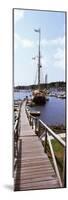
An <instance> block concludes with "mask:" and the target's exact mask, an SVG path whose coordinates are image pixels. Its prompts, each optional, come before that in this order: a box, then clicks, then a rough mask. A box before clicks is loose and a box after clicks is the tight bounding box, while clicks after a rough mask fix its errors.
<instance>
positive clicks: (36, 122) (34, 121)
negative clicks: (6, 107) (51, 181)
mask: <svg viewBox="0 0 68 200" xmlns="http://www.w3.org/2000/svg"><path fill="white" fill-rule="evenodd" d="M25 110H26V114H27V117H28V120H29V123H30V125H31V126H32V128H34V130H35V133H36V134H37V135H38V136H39V137H40V139H42V137H43V136H45V141H44V152H45V153H47V144H49V147H50V152H51V156H52V161H53V165H54V169H55V172H56V175H57V177H58V181H59V185H60V187H66V143H65V141H64V140H63V139H62V138H61V137H60V136H59V135H58V134H56V133H55V132H54V131H53V130H51V128H49V127H48V126H47V125H46V124H45V123H44V122H42V121H41V120H40V119H38V118H37V117H34V116H32V115H31V114H30V111H29V110H28V108H27V107H26V109H25ZM41 125H42V127H43V128H44V132H43V133H41ZM50 136H52V137H53V138H54V139H55V140H56V141H58V142H59V143H60V145H62V147H63V149H64V159H63V160H64V163H63V180H61V176H60V173H59V169H58V165H57V161H56V158H55V153H54V150H53V147H52V143H51V139H50Z"/></svg>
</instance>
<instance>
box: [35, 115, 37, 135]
mask: <svg viewBox="0 0 68 200" xmlns="http://www.w3.org/2000/svg"><path fill="white" fill-rule="evenodd" d="M36 128H37V118H35V133H36Z"/></svg>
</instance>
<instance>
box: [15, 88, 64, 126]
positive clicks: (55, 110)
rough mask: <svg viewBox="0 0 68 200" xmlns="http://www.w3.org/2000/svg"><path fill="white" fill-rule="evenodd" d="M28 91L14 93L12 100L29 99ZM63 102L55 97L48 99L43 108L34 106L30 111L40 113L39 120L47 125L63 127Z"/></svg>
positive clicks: (29, 92) (29, 93)
mask: <svg viewBox="0 0 68 200" xmlns="http://www.w3.org/2000/svg"><path fill="white" fill-rule="evenodd" d="M31 94H32V93H31V91H30V90H20V91H19V92H14V100H19V99H21V100H23V99H24V98H25V97H26V96H28V98H30V97H31ZM65 101H66V99H61V98H57V97H49V100H48V101H46V103H45V105H43V106H35V107H32V108H31V109H32V110H34V111H40V117H39V118H40V119H41V120H42V121H43V122H45V123H46V124H48V125H64V126H65V115H66V113H65V110H66V109H65V106H66V104H65Z"/></svg>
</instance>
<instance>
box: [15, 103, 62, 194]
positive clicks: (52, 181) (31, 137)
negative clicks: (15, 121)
mask: <svg viewBox="0 0 68 200" xmlns="http://www.w3.org/2000/svg"><path fill="white" fill-rule="evenodd" d="M18 143H19V144H18V146H19V153H18V159H17V170H16V175H14V176H15V177H14V190H15V191H23V190H33V189H46V188H58V187H60V186H59V182H58V178H57V176H56V174H55V171H54V169H53V167H52V165H51V163H50V160H49V158H48V156H47V154H45V153H44V148H43V146H42V144H41V142H40V139H39V137H38V136H37V135H35V132H34V130H33V129H32V128H31V126H30V125H29V122H28V119H27V115H26V112H25V102H24V103H23V104H22V107H21V115H20V136H19V140H18Z"/></svg>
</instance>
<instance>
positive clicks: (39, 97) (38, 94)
mask: <svg viewBox="0 0 68 200" xmlns="http://www.w3.org/2000/svg"><path fill="white" fill-rule="evenodd" d="M35 32H38V33H39V48H38V89H37V90H34V91H33V95H32V102H34V103H35V104H37V105H43V104H45V103H46V94H45V92H44V91H43V90H41V88H40V68H41V67H42V66H41V64H40V34H41V31H40V29H38V30H36V29H35Z"/></svg>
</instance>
